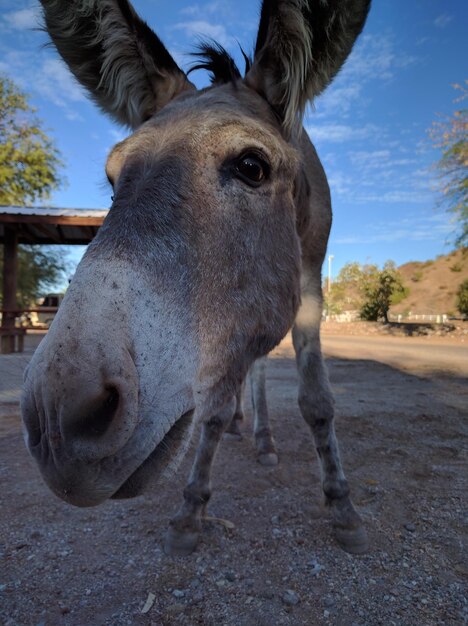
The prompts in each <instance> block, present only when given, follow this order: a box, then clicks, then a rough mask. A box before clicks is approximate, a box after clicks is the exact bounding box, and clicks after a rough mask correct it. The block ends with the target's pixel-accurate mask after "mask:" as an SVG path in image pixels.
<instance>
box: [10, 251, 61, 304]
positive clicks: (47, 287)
mask: <svg viewBox="0 0 468 626" xmlns="http://www.w3.org/2000/svg"><path fill="white" fill-rule="evenodd" d="M68 269H69V268H68V264H67V260H66V258H65V255H64V253H63V250H62V247H61V246H60V247H56V246H19V248H18V286H17V292H16V298H17V302H18V306H20V307H24V308H28V306H30V305H31V304H34V303H35V300H36V298H37V297H38V296H40V295H45V294H46V293H48V292H50V291H52V290H54V289H57V287H56V285H57V283H58V282H60V281H61V282H65V278H66V271H67V270H68ZM2 278H3V258H0V296H1V293H2V289H3V284H2ZM0 308H1V298H0Z"/></svg>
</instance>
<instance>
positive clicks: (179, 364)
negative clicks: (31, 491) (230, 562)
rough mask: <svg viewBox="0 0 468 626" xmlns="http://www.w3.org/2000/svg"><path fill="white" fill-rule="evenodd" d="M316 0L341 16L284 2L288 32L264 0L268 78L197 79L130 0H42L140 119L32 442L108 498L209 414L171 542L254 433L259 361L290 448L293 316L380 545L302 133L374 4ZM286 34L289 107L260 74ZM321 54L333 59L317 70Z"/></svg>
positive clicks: (106, 98)
mask: <svg viewBox="0 0 468 626" xmlns="http://www.w3.org/2000/svg"><path fill="white" fill-rule="evenodd" d="M317 1H318V3H319V4H318V5H317V6H320V7H321V12H320V16H321V19H322V22H321V24H319V30H318V31H314V30H313V29H312V31H310V32H309V29H310V24H309V22H307V23H305V24H300V23H299V21H298V20H299V17H300V15H303V16H309V13H307V11H309V9H311V7H312V5H313V4H314V3H313V2H310V3H306V2H303V1H301V2H299V0H295V1H294V2H286V1H285V2H279V3H271V6H273V4H274V6H275V7H277V8H278V12H279V13H278V14H279V16H280V18H281V19H282V20H283V23H282V22H281V19H280V20H279V21H278V19H277V20H276V21H275V22H274V29H276V31H277V32H276V31H274V29H273V31H271V28H273V26H272V27H271V28H270V26H271V25H270V23H269V21H268V19H267V18H268V10H267V8H268V6H269V5H270V3H268V2H264V5H263V12H262V21H261V25H260V30H259V43H258V50H260V52H259V53H258V54H257V55H256V57H255V63H254V68H252V72H253V73H252V74H250V75H248V76H247V79H246V80H245V81H243V80H241V79H240V78H239V79H236V80H235V81H234V82H229V83H227V84H224V85H217V84H216V85H215V86H213V87H212V88H211V89H208V90H203V91H201V92H199V93H198V92H195V91H194V90H193V89H192V88H191V86H190V84H189V83H187V81H186V79H185V76H184V75H183V74H182V73H181V71H180V70H179V69H178V68H177V66H176V65H175V63H174V62H173V61H172V59H170V57H168V53H167V51H166V50H165V49H164V47H163V46H162V44H161V42H160V41H159V40H158V39H157V38H156V36H155V35H154V33H151V32H148V29H147V27H146V25H144V23H143V22H141V20H140V19H139V18H138V16H136V14H135V13H134V11H133V9H132V8H131V7H130V5H128V3H127V0H115V1H111V0H102V2H100V3H98V2H97V1H96V0H86V2H83V1H81V2H78V1H77V2H73V3H59V2H58V1H57V0H43V5H44V7H45V18H46V23H47V26H48V28H49V30H50V33H51V37H52V38H53V40H54V42H55V44H56V45H57V47H58V49H59V51H60V53H61V54H62V56H63V57H64V59H65V60H66V61H67V63H68V64H69V66H70V68H71V70H72V71H73V72H74V73H75V75H76V76H77V78H78V79H79V80H80V81H81V82H82V83H83V84H84V85H85V87H87V88H88V89H89V90H90V92H91V93H92V95H93V97H94V98H95V99H96V100H97V101H98V103H99V104H100V106H102V107H103V108H104V109H105V110H106V111H107V112H108V113H110V114H111V115H113V116H115V117H117V118H118V119H121V120H123V121H125V122H126V123H128V124H130V125H132V126H138V128H137V130H136V132H134V133H133V134H132V135H131V136H130V137H129V138H128V139H126V140H125V141H124V142H121V143H120V144H118V145H117V146H116V147H115V148H114V149H113V150H112V152H111V154H110V155H109V159H108V163H107V166H106V170H107V173H108V176H109V179H110V180H111V182H112V184H113V187H114V196H115V199H114V202H113V206H112V208H111V210H110V212H109V214H108V216H107V218H106V220H105V222H104V225H103V226H102V228H101V229H100V231H99V233H98V235H97V237H96V238H95V240H94V241H93V242H92V244H91V245H90V246H89V247H88V250H87V252H86V255H85V257H84V259H83V261H82V262H81V263H80V265H79V267H78V269H77V271H76V274H75V277H74V279H73V281H72V284H71V286H70V288H69V290H68V292H67V295H66V297H65V299H64V301H63V304H62V306H61V308H60V310H59V312H58V315H57V316H56V318H55V320H54V322H53V324H52V327H51V329H50V331H49V333H48V334H47V337H46V338H45V339H44V341H43V342H42V343H41V345H40V347H39V348H38V350H37V351H36V353H35V354H34V357H33V359H32V361H31V363H30V366H29V368H28V371H27V372H26V376H25V385H24V391H23V396H22V414H23V420H24V425H25V434H26V443H27V446H28V448H29V450H30V452H31V454H32V455H33V457H34V458H35V459H36V461H37V463H38V465H39V468H40V470H41V472H42V474H43V477H44V479H45V481H46V482H47V484H48V485H49V486H50V487H51V489H52V490H53V491H54V492H55V493H56V494H57V495H58V496H59V497H61V498H62V499H64V500H66V501H67V502H70V503H72V504H75V505H78V506H90V505H94V504H98V503H99V502H102V501H103V500H105V499H106V498H109V497H130V496H132V495H136V494H138V493H140V492H141V491H143V490H144V489H145V488H146V487H147V486H148V484H149V483H151V482H157V481H158V480H160V481H164V480H168V479H169V476H170V474H171V472H173V471H174V469H175V467H176V465H177V463H178V461H179V460H180V458H181V457H182V456H183V454H184V453H185V451H186V449H187V447H188V444H189V442H190V439H191V436H192V433H193V431H194V428H195V425H196V424H197V423H199V424H201V432H202V435H201V440H200V443H199V446H198V449H197V454H196V458H195V462H194V465H193V469H192V472H191V475H190V479H189V484H188V486H187V488H186V489H185V491H184V504H183V506H182V508H181V510H180V512H179V514H178V515H177V516H176V517H175V518H174V519H173V521H172V524H171V528H170V530H169V534H168V536H167V540H166V545H165V548H166V550H167V551H168V552H169V553H172V554H182V553H188V552H189V551H191V550H192V549H193V548H194V547H195V545H196V542H197V539H198V535H199V532H200V529H201V520H202V517H203V515H204V514H205V512H206V505H207V503H208V499H209V496H210V471H211V466H212V462H213V458H214V455H215V453H216V450H217V448H218V443H219V441H220V439H221V437H222V435H223V433H224V432H225V431H226V430H227V431H228V432H230V433H231V435H232V434H234V435H235V436H239V435H240V428H239V424H240V421H241V417H242V407H241V393H242V388H243V384H244V381H245V379H246V376H247V372H248V371H249V368H250V370H251V381H252V398H253V403H254V413H255V425H254V431H255V439H256V445H257V453H258V459H259V461H260V462H261V463H264V464H269V465H272V464H274V463H276V462H277V461H278V456H277V453H276V448H275V444H274V440H273V437H272V433H271V430H270V426H269V422H268V411H267V405H266V395H265V361H264V359H263V357H265V356H266V354H267V353H268V352H269V351H270V350H271V349H272V348H273V347H274V346H276V345H277V344H278V343H279V342H280V341H281V339H282V338H283V337H284V336H285V334H286V333H287V332H288V330H289V329H290V328H291V327H292V326H294V328H293V339H294V347H295V350H296V355H297V365H298V371H299V379H300V385H299V405H300V408H301V411H302V414H303V416H304V419H305V420H306V421H307V423H308V424H309V425H310V427H311V430H312V433H313V436H314V438H315V445H316V448H317V453H318V456H319V459H320V463H321V470H322V483H323V490H324V493H325V498H326V501H327V504H328V505H329V506H330V508H331V511H332V514H333V521H334V525H335V531H336V537H337V539H338V541H339V542H340V544H341V545H342V546H343V547H344V548H345V549H347V550H349V551H354V552H359V551H362V550H363V549H365V546H366V536H365V532H364V530H363V527H362V523H361V520H360V518H359V516H358V514H357V513H356V511H355V509H354V507H353V505H352V502H351V500H350V497H349V488H348V485H347V482H346V479H345V476H344V473H343V469H342V466H341V461H340V456H339V451H338V444H337V441H336V436H335V432H334V426H333V399H332V395H331V391H330V387H329V384H328V378H327V373H326V370H325V367H324V364H323V361H322V356H321V351H320V338H319V329H320V318H321V310H322V293H321V266H322V262H323V259H324V255H325V252H326V246H327V240H328V234H329V230H330V225H331V205H330V194H329V189H328V184H327V180H326V177H325V173H324V171H323V168H322V166H321V163H320V160H319V158H318V156H317V154H316V152H315V149H314V148H313V146H312V144H311V143H310V141H309V139H308V137H307V135H306V134H305V132H304V131H301V132H298V133H296V134H294V135H293V136H292V138H291V136H290V132H289V130H288V128H287V127H289V126H290V121H291V119H292V117H294V116H297V115H300V113H301V110H302V104H301V103H302V101H303V100H305V99H307V98H309V97H310V95H311V94H312V92H314V93H315V92H316V90H317V89H318V88H319V87H317V85H322V88H323V86H324V85H325V84H326V82H327V81H329V80H331V78H332V76H333V74H334V73H336V71H337V69H338V66H339V64H340V63H341V62H342V61H343V59H344V56H346V50H345V48H346V49H347V50H348V52H349V49H350V46H351V45H352V41H351V40H353V37H355V36H356V34H357V32H358V31H359V29H360V27H361V26H362V20H363V17H362V13H363V7H364V4H365V3H363V2H359V1H358V0H354V2H353V1H351V0H349V1H348V2H343V3H341V4H340V5H339V6H340V7H342V8H341V9H338V8H336V10H333V11H332V12H331V13H330V14H329V15H328V17H327V13H326V11H325V12H324V10H323V9H324V7H326V6H328V5H327V2H325V0H317ZM329 2H330V4H333V5H335V2H333V3H332V0H329ZM271 6H270V8H271ZM336 7H338V4H336ZM353 12H356V16H355V17H352V16H351V13H353ZM277 17H278V16H277ZM309 17H310V16H309ZM351 17H352V19H351ZM337 19H338V21H339V24H340V26H339V28H338V29H337V30H336V29H335V30H336V37H337V41H336V42H335V41H334V40H333V39H332V31H333V29H334V27H333V24H334V23H335V21H336V20H337ZM350 23H351V25H350ZM356 24H360V26H359V28H357V27H356ZM278 29H279V30H278ZM320 29H321V30H320ZM324 30H325V31H326V32H327V33H328V31H330V36H329V37H328V38H326V40H325V43H324V46H325V49H324V50H322V51H320V50H315V52H314V42H313V41H312V44H311V39H310V37H311V36H312V35H313V34H314V32H322V31H324ZM348 30H349V31H350V32H348ZM280 31H281V33H282V34H281V35H279V34H278V33H279V32H280ZM275 32H276V34H275ZM310 33H312V35H311V34H310ZM322 34H323V33H322ZM136 37H138V38H140V39H138V41H136V40H135V38H136ZM275 37H280V39H281V43H282V45H283V44H284V46H283V47H281V46H280V45H279V43H278V51H280V52H281V50H283V52H284V50H285V49H286V48H287V50H288V52H287V53H286V52H284V59H283V61H284V63H285V67H286V66H287V68H288V70H287V72H286V74H285V76H286V78H287V83H288V87H287V90H289V91H288V93H289V95H287V96H285V97H286V100H287V101H288V104H287V105H286V106H285V108H284V110H283V114H282V115H281V116H278V109H277V107H275V106H272V104H273V105H275V98H276V96H274V94H273V92H271V91H269V89H266V90H265V92H264V93H261V95H260V94H259V91H262V89H259V85H260V84H264V85H266V86H268V85H269V84H271V75H270V74H269V72H270V69H269V64H270V63H271V59H270V61H268V63H266V64H265V60H266V59H267V58H268V55H270V53H271V49H270V48H271V45H272V41H276V39H275ZM285 38H286V39H285ZM288 38H289V39H290V41H289V43H287V41H286V40H287V39H288ZM299 40H300V41H299ZM278 41H279V40H278ZM343 42H345V43H343ZM350 42H351V43H350ZM120 44H121V45H120ZM135 44H136V48H135ZM310 45H312V52H313V54H312V56H311V51H310V50H309V48H310ZM119 46H120V47H119ZM135 49H137V50H138V53H137V55H136V56H135ZM265 50H267V51H268V50H269V52H268V53H267V52H265ZM150 51H151V55H150V54H149V52H150ZM155 55H156V56H155ZM314 55H315V56H314ZM317 55H318V56H317ZM333 55H335V56H336V59H337V60H336V59H335V60H333V59H332V58H331V57H332V56H333ZM156 57H157V58H156ZM317 58H321V59H325V62H324V64H322V65H321V66H320V71H319V74H318V78H314V79H311V78H310V76H309V74H310V72H311V67H312V65H314V63H315V64H317V63H316V59H317ZM96 64H97V65H96ZM96 67H97V75H94V74H93V72H94V71H96ZM301 68H302V69H301ZM298 77H299V78H298ZM309 79H310V80H309ZM311 80H312V82H311ZM314 81H315V82H314ZM317 81H318V82H317ZM314 85H315V86H314ZM182 92H184V93H182ZM148 116H149V119H148V120H147V121H146V122H145V123H142V122H143V121H144V120H145V119H147V118H148ZM291 116H292V117H291ZM247 157H248V160H249V162H250V164H251V163H252V159H253V161H254V162H255V160H256V162H257V166H258V167H257V166H256V167H257V169H256V170H255V171H257V173H258V172H260V173H261V172H263V177H260V179H259V180H256V179H255V178H254V179H252V178H249V176H246V175H245V172H244V170H243V169H242V168H243V165H245V164H244V159H245V158H247ZM254 169H255V168H254ZM247 171H248V172H249V171H250V172H251V170H249V169H248V168H247ZM243 172H244V173H243ZM249 175H250V174H249Z"/></svg>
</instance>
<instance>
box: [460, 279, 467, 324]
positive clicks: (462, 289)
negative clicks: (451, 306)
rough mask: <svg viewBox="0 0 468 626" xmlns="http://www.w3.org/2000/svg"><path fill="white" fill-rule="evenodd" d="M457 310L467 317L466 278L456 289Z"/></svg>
mask: <svg viewBox="0 0 468 626" xmlns="http://www.w3.org/2000/svg"><path fill="white" fill-rule="evenodd" d="M457 309H458V310H459V311H460V313H461V314H462V315H465V316H468V278H467V279H466V280H464V281H463V282H462V284H461V285H460V287H459V288H458V291H457Z"/></svg>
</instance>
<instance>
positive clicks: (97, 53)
mask: <svg viewBox="0 0 468 626" xmlns="http://www.w3.org/2000/svg"><path fill="white" fill-rule="evenodd" d="M41 4H42V6H43V10H44V20H45V27H46V30H47V32H48V33H49V35H50V37H51V39H52V41H53V43H54V44H55V46H56V48H57V50H58V51H59V53H60V55H61V56H62V58H63V59H64V61H65V62H66V63H67V65H68V67H69V68H70V70H71V71H72V72H73V74H74V75H75V77H76V78H77V79H78V81H79V82H80V83H81V84H82V85H83V86H84V87H86V89H87V90H88V91H89V92H90V94H91V96H92V97H93V99H94V100H95V101H96V102H97V104H98V105H99V106H100V107H101V108H102V109H104V111H105V112H106V113H109V114H110V115H111V116H112V117H114V119H116V120H118V121H119V122H121V123H124V124H127V125H128V126H130V127H132V128H136V127H137V126H139V125H140V124H141V123H142V122H144V121H145V120H147V119H148V118H150V117H151V116H152V115H153V114H154V113H155V112H156V111H158V110H159V109H161V108H162V107H163V106H164V105H165V104H167V103H168V102H169V100H171V99H172V98H173V97H174V96H176V95H177V94H179V93H180V92H181V91H184V90H186V89H195V87H194V86H193V85H192V83H190V82H189V81H188V80H187V77H186V75H185V74H184V73H183V72H182V70H180V69H179V67H178V66H177V64H176V62H175V61H174V59H173V58H172V57H171V55H170V54H169V52H168V51H167V50H166V48H165V47H164V45H163V44H162V42H161V41H160V39H159V38H158V37H157V36H156V35H155V33H153V31H152V30H151V29H150V28H149V27H148V26H147V24H146V23H145V22H143V20H141V19H140V18H139V17H138V15H137V14H136V12H135V10H134V9H133V7H132V5H131V4H130V3H129V2H128V0H41Z"/></svg>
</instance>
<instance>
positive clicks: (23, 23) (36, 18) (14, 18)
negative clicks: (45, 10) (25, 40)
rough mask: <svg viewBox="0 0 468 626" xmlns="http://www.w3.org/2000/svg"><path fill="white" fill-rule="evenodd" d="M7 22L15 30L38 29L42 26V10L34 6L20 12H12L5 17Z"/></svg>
mask: <svg viewBox="0 0 468 626" xmlns="http://www.w3.org/2000/svg"><path fill="white" fill-rule="evenodd" d="M3 17H4V20H5V22H6V23H7V24H8V26H10V28H14V29H15V30H27V29H31V28H37V26H38V25H39V24H40V8H39V6H32V7H29V8H27V9H20V10H19V11H11V12H10V13H5V15H4V16H3Z"/></svg>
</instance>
